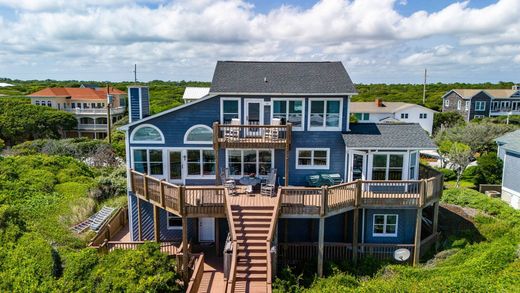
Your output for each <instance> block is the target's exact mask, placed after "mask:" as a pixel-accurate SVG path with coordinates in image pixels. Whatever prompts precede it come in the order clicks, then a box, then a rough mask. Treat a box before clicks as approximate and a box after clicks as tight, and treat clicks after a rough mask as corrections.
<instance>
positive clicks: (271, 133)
mask: <svg viewBox="0 0 520 293" xmlns="http://www.w3.org/2000/svg"><path fill="white" fill-rule="evenodd" d="M271 125H273V126H280V125H281V121H280V119H279V118H273V120H272V121H271ZM279 134H280V129H279V128H278V127H274V128H266V129H265V133H264V139H265V140H277V139H278V138H279V137H280V136H279Z"/></svg>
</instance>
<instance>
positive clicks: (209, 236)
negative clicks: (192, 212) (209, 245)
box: [199, 218, 215, 242]
mask: <svg viewBox="0 0 520 293" xmlns="http://www.w3.org/2000/svg"><path fill="white" fill-rule="evenodd" d="M199 242H215V218H199Z"/></svg>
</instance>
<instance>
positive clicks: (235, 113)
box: [220, 98, 241, 124]
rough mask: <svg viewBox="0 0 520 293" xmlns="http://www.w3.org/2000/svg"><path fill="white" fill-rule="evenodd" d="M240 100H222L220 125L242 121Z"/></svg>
mask: <svg viewBox="0 0 520 293" xmlns="http://www.w3.org/2000/svg"><path fill="white" fill-rule="evenodd" d="M240 104H241V102H240V98H221V99H220V123H222V124H230V123H231V119H233V118H238V119H240V109H241V107H240Z"/></svg>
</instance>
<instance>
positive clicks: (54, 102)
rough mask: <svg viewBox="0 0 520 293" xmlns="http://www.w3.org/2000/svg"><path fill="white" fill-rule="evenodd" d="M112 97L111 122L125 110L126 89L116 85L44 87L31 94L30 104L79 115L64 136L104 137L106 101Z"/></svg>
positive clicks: (105, 131) (106, 116)
mask: <svg viewBox="0 0 520 293" xmlns="http://www.w3.org/2000/svg"><path fill="white" fill-rule="evenodd" d="M109 96H110V98H111V100H112V104H111V111H110V114H111V118H112V122H115V121H118V120H119V119H121V118H122V117H123V116H124V115H125V112H126V92H123V91H120V90H118V89H116V88H110V89H109V90H108V93H107V88H101V87H96V88H45V89H43V90H40V91H37V92H35V93H32V94H30V95H29V96H28V97H29V98H31V104H33V105H37V106H44V107H52V108H55V109H58V110H62V111H67V112H70V113H72V114H74V115H75V116H76V118H77V119H78V128H77V130H76V131H72V132H68V133H67V134H66V135H67V137H90V138H98V139H103V138H105V137H106V136H107V126H108V125H107V121H108V120H107V119H108V113H107V111H108V110H107V105H108V103H107V101H108V98H109Z"/></svg>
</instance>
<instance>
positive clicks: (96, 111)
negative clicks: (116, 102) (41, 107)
mask: <svg viewBox="0 0 520 293" xmlns="http://www.w3.org/2000/svg"><path fill="white" fill-rule="evenodd" d="M64 110H65V111H67V112H70V113H74V114H105V115H106V114H107V109H106V108H90V109H89V108H86V109H85V108H65V109H64ZM111 110H112V111H111V113H112V114H122V113H124V112H125V107H115V108H112V109H111Z"/></svg>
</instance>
